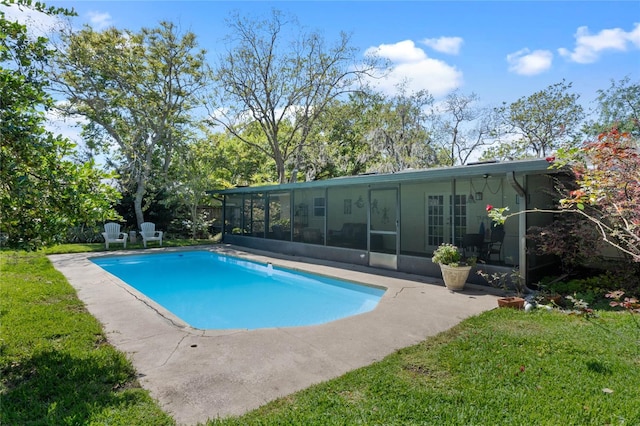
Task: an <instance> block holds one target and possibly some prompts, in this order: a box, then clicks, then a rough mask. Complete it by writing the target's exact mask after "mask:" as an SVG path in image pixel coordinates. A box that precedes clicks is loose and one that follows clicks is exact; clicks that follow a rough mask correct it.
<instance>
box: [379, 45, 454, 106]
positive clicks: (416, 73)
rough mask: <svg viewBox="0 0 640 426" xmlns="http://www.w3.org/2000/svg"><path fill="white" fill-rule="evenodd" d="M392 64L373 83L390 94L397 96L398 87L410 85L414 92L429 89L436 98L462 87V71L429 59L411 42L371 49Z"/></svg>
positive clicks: (411, 90) (442, 62)
mask: <svg viewBox="0 0 640 426" xmlns="http://www.w3.org/2000/svg"><path fill="white" fill-rule="evenodd" d="M373 52H375V53H376V54H377V55H378V56H380V57H382V58H385V59H388V60H389V61H390V62H391V69H390V72H389V74H388V75H387V76H386V77H385V78H384V79H380V80H371V84H372V85H374V86H375V87H376V88H377V89H379V90H381V91H382V92H384V93H386V94H388V95H395V94H397V86H398V85H399V84H401V83H404V82H406V83H407V86H408V87H407V89H408V91H410V92H417V91H419V90H428V91H429V93H431V94H432V95H433V96H435V97H440V96H444V95H446V94H447V93H449V92H450V91H452V90H455V89H457V88H458V87H460V86H461V85H462V72H461V71H459V70H458V69H457V68H456V67H454V66H451V65H449V64H447V63H446V62H444V61H441V60H437V59H433V58H429V57H428V56H427V54H426V53H425V52H424V50H422V49H420V48H419V47H416V45H415V43H414V42H413V41H411V40H405V41H401V42H399V43H395V44H382V45H380V46H378V47H371V48H369V49H367V53H368V54H371V53H373Z"/></svg>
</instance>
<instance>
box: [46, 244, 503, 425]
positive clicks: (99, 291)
mask: <svg viewBox="0 0 640 426" xmlns="http://www.w3.org/2000/svg"><path fill="white" fill-rule="evenodd" d="M181 250H213V251H216V252H219V253H223V254H228V255H233V256H239V257H243V258H247V259H251V260H255V261H259V262H264V263H266V262H267V261H268V262H272V263H273V264H274V265H276V266H283V267H287V268H292V269H299V270H304V271H308V272H314V273H319V274H323V275H328V276H333V277H337V278H341V279H346V280H351V281H356V282H360V283H363V284H369V285H375V286H381V287H386V288H387V291H386V293H385V294H384V296H383V297H382V299H381V300H380V303H379V304H378V306H377V307H376V309H374V310H373V311H371V312H367V313H364V314H360V315H356V316H353V317H349V318H344V319H341V320H338V321H334V322H331V323H328V324H323V325H317V326H308V327H289V328H273V329H261V330H198V329H194V328H191V327H189V326H187V325H186V324H184V323H183V322H182V321H180V320H179V319H177V318H175V317H174V316H173V315H172V314H171V313H169V312H167V311H166V310H164V309H163V308H162V307H160V306H158V305H157V304H155V303H154V302H152V301H150V300H148V299H147V298H145V297H144V296H143V295H141V294H140V293H138V292H137V291H136V290H134V289H133V288H131V287H129V286H128V285H126V284H125V283H124V282H123V281H121V280H119V279H118V278H116V277H114V276H113V275H111V274H109V273H107V272H106V271H104V270H103V269H102V268H100V267H99V266H97V265H95V264H94V263H92V262H91V261H90V260H89V258H91V257H99V256H113V255H125V254H142V253H149V254H151V253H158V252H167V251H181ZM48 257H49V259H50V260H51V262H52V263H53V265H54V267H55V268H56V269H58V270H59V271H60V272H62V273H63V274H64V275H65V277H66V278H67V280H68V281H69V282H70V283H71V285H72V286H73V287H74V288H75V289H76V290H77V293H78V297H79V298H80V300H82V301H83V302H84V303H85V305H86V307H87V309H88V310H89V312H90V313H91V314H92V315H93V316H95V317H96V318H97V319H98V321H100V322H101V323H102V325H103V329H104V331H105V333H106V335H107V338H108V340H109V342H110V343H111V344H112V345H114V346H115V347H116V348H117V349H119V350H120V351H122V352H124V353H126V354H127V355H128V356H129V357H130V359H131V360H132V362H133V365H134V367H135V369H136V371H137V372H138V374H139V381H140V384H141V385H142V386H143V387H144V388H145V389H148V390H149V391H150V393H151V395H152V397H154V398H155V399H157V400H158V402H159V403H160V405H161V406H162V408H163V409H164V410H166V411H167V412H168V413H169V414H170V415H171V416H173V418H174V419H175V420H176V422H177V423H178V424H180V425H191V424H196V423H198V422H201V423H204V422H206V420H207V419H213V418H216V417H228V416H232V415H240V414H243V413H245V412H247V411H249V410H252V409H254V408H257V407H259V406H261V405H263V404H265V403H267V402H269V401H272V400H274V399H276V398H279V397H282V396H285V395H288V394H291V393H293V392H296V391H298V390H301V389H305V388H307V387H309V386H311V385H313V384H316V383H319V382H323V381H326V380H329V379H332V378H335V377H338V376H340V375H342V374H344V373H346V372H348V371H350V370H354V369H356V368H359V367H363V366H366V365H369V364H371V363H373V362H375V361H378V360H381V359H382V358H384V357H385V356H387V355H389V354H391V353H393V352H395V351H396V350H398V349H400V348H403V347H406V346H410V345H413V344H416V343H419V342H421V341H423V340H424V339H425V338H427V337H429V336H433V335H435V334H437V333H439V332H441V331H445V330H447V329H449V328H451V327H452V326H454V325H456V324H458V323H459V322H460V321H462V320H463V319H465V318H467V317H470V316H473V315H476V314H479V313H481V312H483V311H486V310H489V309H493V308H494V307H496V306H497V304H496V298H497V297H496V296H495V295H493V294H491V289H490V288H485V287H478V286H473V285H468V284H467V287H466V288H465V290H464V291H462V292H457V293H454V292H451V291H449V290H447V289H446V288H445V287H444V285H443V284H442V281H441V280H439V279H437V278H431V277H423V276H417V275H409V274H404V273H396V272H392V271H386V270H379V269H374V268H365V267H360V266H354V265H346V264H340V263H335V262H322V263H320V262H318V261H317V260H315V259H307V258H300V257H295V256H284V255H277V254H271V253H265V252H259V251H254V250H249V249H245V248H244V247H243V248H238V247H232V246H229V245H216V246H198V247H188V248H163V249H147V250H144V251H142V250H119V251H110V252H102V253H79V254H64V255H50V256H48Z"/></svg>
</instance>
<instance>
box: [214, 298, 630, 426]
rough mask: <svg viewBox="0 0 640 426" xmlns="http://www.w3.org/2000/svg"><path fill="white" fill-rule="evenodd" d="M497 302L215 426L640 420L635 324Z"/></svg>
mask: <svg viewBox="0 0 640 426" xmlns="http://www.w3.org/2000/svg"><path fill="white" fill-rule="evenodd" d="M599 315H600V318H599V319H597V320H590V321H589V322H587V321H586V320H585V319H583V318H579V317H576V316H568V315H566V314H561V313H550V312H546V311H543V310H538V311H536V312H534V313H530V314H527V313H525V312H523V311H515V310H511V309H500V310H494V311H491V312H487V313H484V314H482V315H480V316H478V317H474V318H471V319H468V320H466V321H464V322H463V323H462V324H460V325H459V326H457V327H455V328H454V329H452V330H449V331H448V332H445V333H442V334H440V335H438V336H436V337H433V338H430V339H427V340H426V341H424V342H423V343H421V344H418V345H416V346H413V347H409V348H405V349H402V350H400V351H398V352H397V353H395V354H393V355H390V356H388V357H387V358H385V359H384V360H383V361H381V362H378V363H375V364H373V365H371V366H368V367H365V368H362V369H359V370H355V371H352V372H350V373H348V374H346V375H344V376H343V377H340V378H339V379H336V380H332V381H329V382H326V383H322V384H320V385H317V386H314V387H312V388H309V389H307V390H304V391H302V392H299V393H297V394H294V395H291V396H289V397H286V398H283V399H280V400H278V401H275V402H272V403H270V404H268V405H266V406H264V407H262V408H260V409H258V410H256V411H253V412H251V413H249V414H247V415H245V416H242V417H239V418H235V419H222V420H218V421H214V422H211V423H210V424H211V425H245V424H260V425H281V424H301V425H355V424H365V425H554V426H555V425H639V424H640V403H639V401H640V328H639V327H638V323H636V322H635V321H634V320H633V318H631V316H630V315H629V314H624V315H622V313H614V312H604V313H600V314H599Z"/></svg>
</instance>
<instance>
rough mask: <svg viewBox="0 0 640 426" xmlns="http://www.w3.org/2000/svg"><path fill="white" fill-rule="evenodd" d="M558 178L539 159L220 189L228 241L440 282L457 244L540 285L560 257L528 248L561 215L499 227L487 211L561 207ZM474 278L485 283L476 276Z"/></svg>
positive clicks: (487, 265)
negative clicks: (446, 250)
mask: <svg viewBox="0 0 640 426" xmlns="http://www.w3.org/2000/svg"><path fill="white" fill-rule="evenodd" d="M558 173H561V172H560V171H558V170H557V169H550V168H549V164H548V163H547V161H545V160H537V159H536V160H521V161H512V162H487V163H476V164H470V165H464V166H456V167H443V168H433V169H424V170H408V171H403V172H398V173H390V174H369V175H360V176H350V177H340V178H334V179H328V180H323V181H314V182H303V183H287V184H281V185H270V186H256V187H239V188H233V189H227V190H220V191H214V192H215V194H217V196H218V197H220V198H221V199H222V200H223V202H224V209H223V222H224V224H225V226H224V232H223V241H224V242H225V243H230V244H235V245H239V246H245V247H250V248H255V249H261V250H268V251H272V252H279V253H284V254H292V255H299V256H306V257H311V258H317V259H324V260H332V261H340V262H346V263H351V264H357V265H368V266H372V267H376V268H386V269H391V270H396V271H403V272H408V273H413V274H424V275H429V276H440V271H439V269H438V265H435V264H433V263H432V262H431V255H432V253H433V251H434V250H435V249H436V248H437V247H438V246H439V245H440V244H442V243H454V244H456V245H458V246H459V247H464V250H465V252H466V253H467V255H476V256H478V257H479V258H480V259H481V262H482V263H481V265H482V266H480V267H481V268H482V269H484V270H485V271H489V272H491V271H505V272H507V271H509V272H510V271H511V270H512V269H513V268H514V267H519V268H520V271H521V274H522V275H523V276H524V277H525V279H526V280H527V282H529V283H531V282H534V281H533V280H537V279H539V278H540V277H541V276H543V275H544V274H548V273H549V269H548V268H549V266H551V265H552V264H553V263H554V262H555V259H553V258H549V257H546V256H539V255H536V254H535V252H534V251H533V250H527V246H528V245H530V244H531V242H530V241H529V240H528V239H527V238H526V232H527V229H528V228H529V227H530V226H542V225H545V224H547V223H550V222H551V221H552V220H553V215H552V214H549V213H543V212H532V213H526V214H520V215H516V216H514V217H513V218H511V219H509V220H507V222H506V223H505V224H504V227H499V228H497V227H494V226H493V224H492V223H491V222H490V219H489V218H488V216H487V212H486V206H487V205H488V204H491V205H492V206H494V207H504V206H508V207H509V209H510V212H511V213H514V212H518V211H523V210H532V209H549V208H553V206H554V204H553V200H552V195H553V187H554V179H553V178H554V175H557V174H558ZM492 240H495V241H493V244H492ZM490 248H492V250H491V252H489V249H490ZM469 280H470V281H471V282H477V283H482V282H483V280H482V278H481V277H478V276H476V275H475V274H471V276H470V278H469Z"/></svg>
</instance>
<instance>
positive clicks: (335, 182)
mask: <svg viewBox="0 0 640 426" xmlns="http://www.w3.org/2000/svg"><path fill="white" fill-rule="evenodd" d="M549 165H550V164H549V162H548V161H546V160H545V159H535V160H515V161H505V162H497V163H475V164H467V165H462V166H452V167H434V168H430V169H420V170H403V171H400V172H395V173H380V174H366V175H358V176H340V177H336V178H331V179H325V180H316V181H311V182H294V183H283V184H276V185H262V186H260V185H258V186H248V187H239V188H229V189H221V190H219V191H215V190H211V191H208V192H211V193H213V194H221V195H226V194H242V193H255V192H263V191H276V190H281V191H285V190H292V189H308V188H324V187H332V186H344V185H368V184H379V183H398V182H411V181H421V180H445V179H451V178H472V177H475V176H478V177H482V176H484V175H486V174H488V175H504V174H507V173H510V172H515V173H516V174H556V173H559V172H560V170H559V169H550V168H549Z"/></svg>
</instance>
